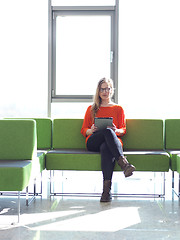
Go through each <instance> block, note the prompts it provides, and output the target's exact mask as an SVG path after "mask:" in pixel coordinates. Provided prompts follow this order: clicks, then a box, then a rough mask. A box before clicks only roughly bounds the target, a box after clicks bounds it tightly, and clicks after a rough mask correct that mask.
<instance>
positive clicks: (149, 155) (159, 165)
mask: <svg viewBox="0 0 180 240" xmlns="http://www.w3.org/2000/svg"><path fill="white" fill-rule="evenodd" d="M124 154H125V156H127V159H128V161H129V162H130V163H131V164H133V165H134V166H135V167H136V171H150V172H168V171H169V162H170V158H169V154H168V153H166V152H165V151H151V152H145V151H135V152H134V151H129V152H128V151H127V152H124ZM118 169H119V166H117V165H116V166H115V170H118Z"/></svg>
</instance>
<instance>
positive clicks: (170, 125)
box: [165, 119, 180, 150]
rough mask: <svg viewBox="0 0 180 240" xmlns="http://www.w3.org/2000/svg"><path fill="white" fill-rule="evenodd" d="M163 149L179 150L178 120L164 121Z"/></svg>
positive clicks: (179, 125) (179, 133)
mask: <svg viewBox="0 0 180 240" xmlns="http://www.w3.org/2000/svg"><path fill="white" fill-rule="evenodd" d="M165 148H166V149H169V150H180V119H166V120H165Z"/></svg>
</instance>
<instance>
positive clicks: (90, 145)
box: [87, 128, 123, 160]
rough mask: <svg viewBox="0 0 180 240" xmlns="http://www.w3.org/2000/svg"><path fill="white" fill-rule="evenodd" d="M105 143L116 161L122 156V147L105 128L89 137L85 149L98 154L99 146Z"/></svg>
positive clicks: (112, 132) (111, 131)
mask: <svg viewBox="0 0 180 240" xmlns="http://www.w3.org/2000/svg"><path fill="white" fill-rule="evenodd" d="M103 142H106V144H107V147H108V149H109V150H110V152H111V154H112V155H113V157H115V159H116V160H118V159H119V157H120V156H123V149H122V145H121V143H120V141H119V139H118V137H117V136H116V134H115V132H114V131H113V130H112V129H111V128H106V129H103V130H100V131H97V132H95V133H94V134H92V135H91V137H90V138H89V139H88V142H87V149H88V150H89V151H96V152H100V146H101V144H102V143H103Z"/></svg>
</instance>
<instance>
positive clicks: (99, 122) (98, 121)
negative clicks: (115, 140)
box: [94, 117, 113, 130]
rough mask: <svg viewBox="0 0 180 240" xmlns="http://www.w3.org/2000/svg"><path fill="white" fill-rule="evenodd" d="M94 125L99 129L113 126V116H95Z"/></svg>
mask: <svg viewBox="0 0 180 240" xmlns="http://www.w3.org/2000/svg"><path fill="white" fill-rule="evenodd" d="M94 125H95V127H97V128H98V130H101V129H104V128H107V127H112V126H113V118H112V117H101V118H98V117H95V118H94Z"/></svg>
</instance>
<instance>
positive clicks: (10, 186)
mask: <svg viewBox="0 0 180 240" xmlns="http://www.w3.org/2000/svg"><path fill="white" fill-rule="evenodd" d="M31 168H32V161H31V160H25V161H23V160H21V161H16V160H5V161H4V160H0V191H22V190H23V189H24V188H25V187H27V186H28V183H29V180H30V176H31Z"/></svg>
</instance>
